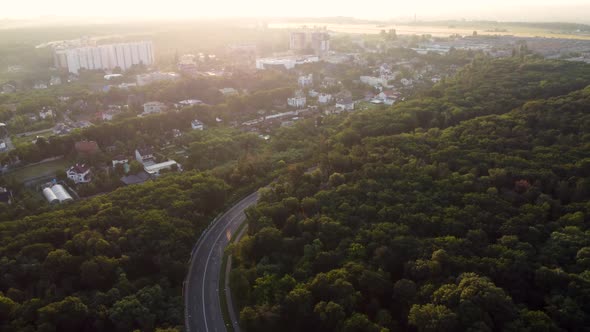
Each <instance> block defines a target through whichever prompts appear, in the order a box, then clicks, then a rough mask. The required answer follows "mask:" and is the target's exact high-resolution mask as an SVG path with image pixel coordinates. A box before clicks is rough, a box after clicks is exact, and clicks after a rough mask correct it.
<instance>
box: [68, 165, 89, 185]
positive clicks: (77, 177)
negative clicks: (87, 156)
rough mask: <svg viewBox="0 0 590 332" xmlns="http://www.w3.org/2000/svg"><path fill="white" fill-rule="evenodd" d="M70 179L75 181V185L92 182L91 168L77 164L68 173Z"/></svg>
mask: <svg viewBox="0 0 590 332" xmlns="http://www.w3.org/2000/svg"><path fill="white" fill-rule="evenodd" d="M66 175H67V177H68V179H71V180H72V181H74V183H76V184H78V183H88V182H90V181H91V180H92V178H91V176H90V167H88V166H86V165H85V164H82V165H80V164H76V165H74V166H72V167H70V168H68V170H67V171H66Z"/></svg>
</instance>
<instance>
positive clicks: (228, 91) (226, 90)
mask: <svg viewBox="0 0 590 332" xmlns="http://www.w3.org/2000/svg"><path fill="white" fill-rule="evenodd" d="M219 92H221V94H222V95H224V96H235V95H237V94H238V90H236V89H234V88H223V89H219Z"/></svg>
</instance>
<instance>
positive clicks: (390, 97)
mask: <svg viewBox="0 0 590 332" xmlns="http://www.w3.org/2000/svg"><path fill="white" fill-rule="evenodd" d="M400 96H401V94H400V93H399V92H397V91H394V90H386V91H382V92H381V93H379V94H378V95H377V99H379V100H381V101H382V102H383V103H384V104H386V105H393V104H394V103H395V101H396V100H397V99H398V98H399V97H400Z"/></svg>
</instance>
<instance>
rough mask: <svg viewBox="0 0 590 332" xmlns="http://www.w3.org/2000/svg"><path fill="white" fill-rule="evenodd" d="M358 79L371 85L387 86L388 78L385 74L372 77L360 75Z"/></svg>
mask: <svg viewBox="0 0 590 332" xmlns="http://www.w3.org/2000/svg"><path fill="white" fill-rule="evenodd" d="M360 81H361V82H362V83H364V84H367V85H370V86H372V87H378V86H385V87H388V86H389V80H388V77H386V76H380V77H374V76H361V77H360Z"/></svg>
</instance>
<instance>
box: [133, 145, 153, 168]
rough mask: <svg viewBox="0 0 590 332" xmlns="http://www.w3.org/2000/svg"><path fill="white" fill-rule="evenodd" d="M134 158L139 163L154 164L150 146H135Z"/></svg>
mask: <svg viewBox="0 0 590 332" xmlns="http://www.w3.org/2000/svg"><path fill="white" fill-rule="evenodd" d="M135 160H137V161H138V162H139V163H140V164H142V165H145V164H154V151H153V150H152V149H151V148H146V147H144V148H137V149H135Z"/></svg>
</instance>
